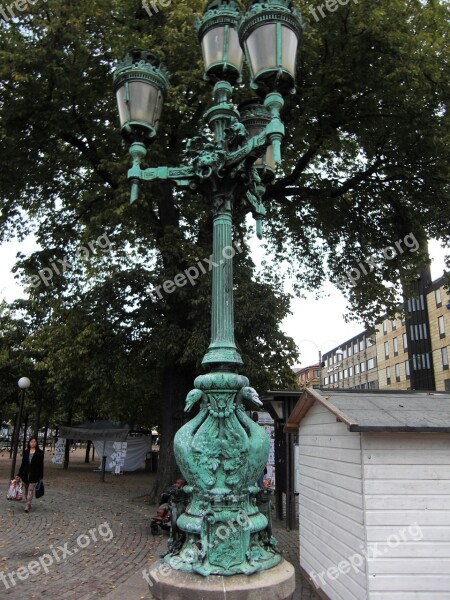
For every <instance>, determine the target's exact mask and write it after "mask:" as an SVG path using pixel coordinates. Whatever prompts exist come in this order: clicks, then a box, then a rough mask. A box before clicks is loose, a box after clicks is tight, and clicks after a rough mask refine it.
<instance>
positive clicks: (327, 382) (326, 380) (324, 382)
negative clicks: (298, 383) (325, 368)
mask: <svg viewBox="0 0 450 600" xmlns="http://www.w3.org/2000/svg"><path fill="white" fill-rule="evenodd" d="M329 383H330V378H329V377H325V379H324V381H323V384H324V385H325V386H327V385H328V384H329Z"/></svg>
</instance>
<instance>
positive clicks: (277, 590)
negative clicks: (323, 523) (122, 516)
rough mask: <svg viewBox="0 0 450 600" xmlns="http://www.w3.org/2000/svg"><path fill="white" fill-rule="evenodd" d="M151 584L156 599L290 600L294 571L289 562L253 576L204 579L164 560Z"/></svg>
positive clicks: (155, 566)
mask: <svg viewBox="0 0 450 600" xmlns="http://www.w3.org/2000/svg"><path fill="white" fill-rule="evenodd" d="M150 580H151V583H150V584H149V588H150V592H151V594H152V597H153V598H155V599H156V600H223V599H224V598H226V600H261V598H264V600H291V599H292V598H293V594H294V591H295V570H294V567H293V566H292V565H291V564H290V563H288V562H287V561H286V560H284V559H282V561H281V562H280V563H279V564H278V565H277V566H276V567H273V568H272V569H268V570H266V571H260V572H259V573H254V574H253V575H232V576H226V575H225V576H224V575H209V576H208V577H203V576H202V575H197V574H195V573H186V572H185V571H177V570H175V569H172V568H170V567H169V566H168V565H167V564H165V563H164V562H163V561H158V562H156V563H154V564H153V566H152V567H151V569H150Z"/></svg>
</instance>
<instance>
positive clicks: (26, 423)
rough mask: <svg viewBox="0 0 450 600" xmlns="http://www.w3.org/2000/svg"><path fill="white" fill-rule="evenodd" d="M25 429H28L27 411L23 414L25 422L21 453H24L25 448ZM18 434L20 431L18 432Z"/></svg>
mask: <svg viewBox="0 0 450 600" xmlns="http://www.w3.org/2000/svg"><path fill="white" fill-rule="evenodd" d="M27 430H28V413H27V414H26V415H25V422H24V424H23V440H22V454H25V450H26V449H27ZM19 434H20V432H19Z"/></svg>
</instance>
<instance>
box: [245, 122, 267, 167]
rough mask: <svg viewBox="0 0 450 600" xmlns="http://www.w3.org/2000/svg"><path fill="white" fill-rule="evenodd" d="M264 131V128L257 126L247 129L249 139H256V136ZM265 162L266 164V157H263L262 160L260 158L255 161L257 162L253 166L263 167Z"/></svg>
mask: <svg viewBox="0 0 450 600" xmlns="http://www.w3.org/2000/svg"><path fill="white" fill-rule="evenodd" d="M263 130H264V127H258V126H256V125H253V126H249V127H247V131H248V135H249V138H252V137H255V135H258V134H259V133H261V131H263ZM264 162H265V160H264V155H263V156H261V157H260V158H258V159H257V160H255V162H254V163H253V164H254V165H255V166H263V165H264Z"/></svg>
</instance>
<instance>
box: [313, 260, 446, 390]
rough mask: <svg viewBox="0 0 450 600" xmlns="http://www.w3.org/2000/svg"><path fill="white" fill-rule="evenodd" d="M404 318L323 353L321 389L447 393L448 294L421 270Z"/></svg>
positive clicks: (427, 272)
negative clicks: (432, 391) (435, 391)
mask: <svg viewBox="0 0 450 600" xmlns="http://www.w3.org/2000/svg"><path fill="white" fill-rule="evenodd" d="M402 314H404V315H405V316H398V317H396V318H394V319H387V318H386V319H384V320H383V321H382V322H381V323H380V324H378V325H377V326H376V328H375V329H376V333H373V332H371V331H367V330H366V331H363V332H361V333H360V334H358V335H357V336H355V337H353V338H351V339H350V340H347V341H345V342H343V343H342V344H340V346H338V347H336V348H334V349H333V350H330V351H329V352H327V353H325V354H324V355H323V361H324V363H325V366H324V367H323V368H322V376H321V380H322V387H329V388H343V389H362V390H365V389H389V390H439V391H450V370H449V358H450V295H449V292H448V291H447V290H446V289H445V287H444V278H443V277H441V278H440V279H438V280H436V281H434V282H432V281H431V274H430V269H429V268H425V269H423V271H422V272H421V273H420V275H419V276H418V278H417V282H416V283H415V284H414V290H413V296H412V297H411V298H409V299H407V300H406V301H405V304H404V311H403V313H402Z"/></svg>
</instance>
